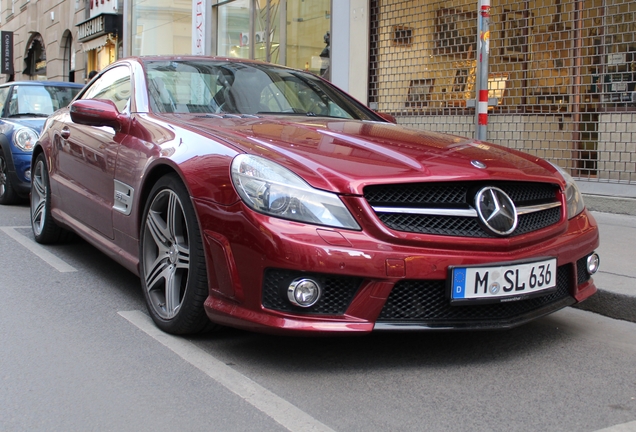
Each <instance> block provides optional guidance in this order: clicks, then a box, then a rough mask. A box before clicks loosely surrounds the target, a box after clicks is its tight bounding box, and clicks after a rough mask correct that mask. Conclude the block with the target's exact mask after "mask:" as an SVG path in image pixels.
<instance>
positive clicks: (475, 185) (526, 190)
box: [364, 182, 561, 238]
mask: <svg viewBox="0 0 636 432" xmlns="http://www.w3.org/2000/svg"><path fill="white" fill-rule="evenodd" d="M485 186H495V187H498V188H500V189H502V190H503V191H504V192H506V194H507V195H508V196H509V197H510V199H511V200H512V201H513V202H514V204H515V206H516V207H517V208H520V207H524V206H532V205H538V204H549V203H554V202H557V191H558V187H557V186H556V185H553V184H549V183H525V182H524V183H522V182H489V183H486V182H456V183H449V182H447V183H414V184H398V185H374V186H367V187H365V188H364V197H365V199H366V200H367V202H368V203H369V204H370V205H371V206H374V207H389V208H390V207H396V208H402V209H410V208H413V209H443V210H466V209H471V208H474V197H475V195H476V193H477V191H479V190H480V189H481V188H483V187H485ZM376 214H377V216H378V218H379V219H380V221H381V222H382V223H383V224H385V225H386V226H387V227H389V228H391V229H392V230H395V231H403V232H413V233H418V234H437V235H448V236H460V237H481V238H488V237H494V235H493V234H492V233H491V232H489V231H487V230H485V229H484V228H483V227H482V225H481V224H480V223H479V219H478V218H477V217H468V216H459V215H458V216H455V215H435V214H416V213H415V212H413V213H409V212H406V213H404V212H395V213H392V212H391V211H390V209H389V210H387V211H385V212H378V213H376ZM560 219H561V209H560V207H554V208H550V209H546V210H541V211H537V212H533V213H526V214H522V215H519V216H518V225H517V229H516V230H515V231H514V232H513V233H512V236H516V235H521V234H526V233H530V232H533V231H537V230H540V229H543V228H547V227H549V226H551V225H554V224H556V223H558V222H559V220H560Z"/></svg>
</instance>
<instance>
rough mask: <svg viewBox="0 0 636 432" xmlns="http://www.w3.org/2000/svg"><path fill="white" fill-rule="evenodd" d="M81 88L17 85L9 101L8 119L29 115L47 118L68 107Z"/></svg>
mask: <svg viewBox="0 0 636 432" xmlns="http://www.w3.org/2000/svg"><path fill="white" fill-rule="evenodd" d="M81 89H82V88H81V87H61V86H60V87H56V86H38V85H22V86H20V85H18V86H15V87H13V92H12V93H11V99H10V101H9V111H8V115H9V117H15V116H23V115H31V116H38V117H48V116H49V115H50V114H53V113H54V112H55V111H57V110H58V109H60V108H64V107H65V106H66V105H68V104H69V103H70V102H71V100H73V98H74V97H75V95H76V94H77V93H79V91H80V90H81Z"/></svg>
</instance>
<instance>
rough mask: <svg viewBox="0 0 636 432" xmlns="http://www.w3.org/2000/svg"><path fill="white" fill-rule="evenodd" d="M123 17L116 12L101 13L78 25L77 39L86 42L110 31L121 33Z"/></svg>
mask: <svg viewBox="0 0 636 432" xmlns="http://www.w3.org/2000/svg"><path fill="white" fill-rule="evenodd" d="M120 28H121V17H120V16H119V15H116V14H101V15H97V16H96V17H93V18H91V19H89V20H87V21H84V22H82V23H79V24H78V25H77V39H79V41H80V42H86V41H89V40H91V39H95V38H96V37H98V36H101V35H105V34H109V33H120V32H119V29H120Z"/></svg>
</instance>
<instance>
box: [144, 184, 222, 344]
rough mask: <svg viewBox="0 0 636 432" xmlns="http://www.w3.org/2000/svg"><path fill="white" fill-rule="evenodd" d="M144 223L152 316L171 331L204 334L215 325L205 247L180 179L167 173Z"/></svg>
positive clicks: (154, 191) (146, 290)
mask: <svg viewBox="0 0 636 432" xmlns="http://www.w3.org/2000/svg"><path fill="white" fill-rule="evenodd" d="M142 222H143V223H142V227H141V239H140V251H139V254H140V255H139V260H140V270H141V278H142V285H143V288H144V295H145V297H146V302H147V305H148V311H149V312H150V315H151V316H152V318H153V320H154V321H155V323H156V324H157V325H158V326H159V327H160V328H161V329H163V330H164V331H167V332H169V333H176V334H183V333H195V332H197V331H200V330H202V329H203V328H204V327H205V326H206V325H207V324H208V323H209V321H208V319H207V316H206V315H205V312H204V309H203V302H204V301H205V298H206V296H207V275H206V271H205V259H204V255H203V245H202V241H201V234H200V231H199V227H198V224H197V220H196V217H195V214H194V208H193V206H192V203H191V201H190V197H189V195H188V192H187V190H186V189H185V186H183V183H182V182H181V180H180V179H179V177H177V176H176V175H166V176H164V177H162V178H161V179H160V180H159V181H158V182H157V183H156V184H155V186H154V187H153V189H152V191H151V193H150V197H149V199H148V201H147V204H146V208H145V211H144V216H143V220H142Z"/></svg>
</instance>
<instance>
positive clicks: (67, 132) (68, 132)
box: [60, 126, 71, 139]
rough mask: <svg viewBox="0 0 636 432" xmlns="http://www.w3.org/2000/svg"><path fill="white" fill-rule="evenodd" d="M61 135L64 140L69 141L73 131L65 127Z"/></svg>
mask: <svg viewBox="0 0 636 432" xmlns="http://www.w3.org/2000/svg"><path fill="white" fill-rule="evenodd" d="M60 135H62V138H64V139H68V137H70V136H71V130H70V129H69V128H67V127H66V126H65V127H63V128H62V130H61V131H60Z"/></svg>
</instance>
